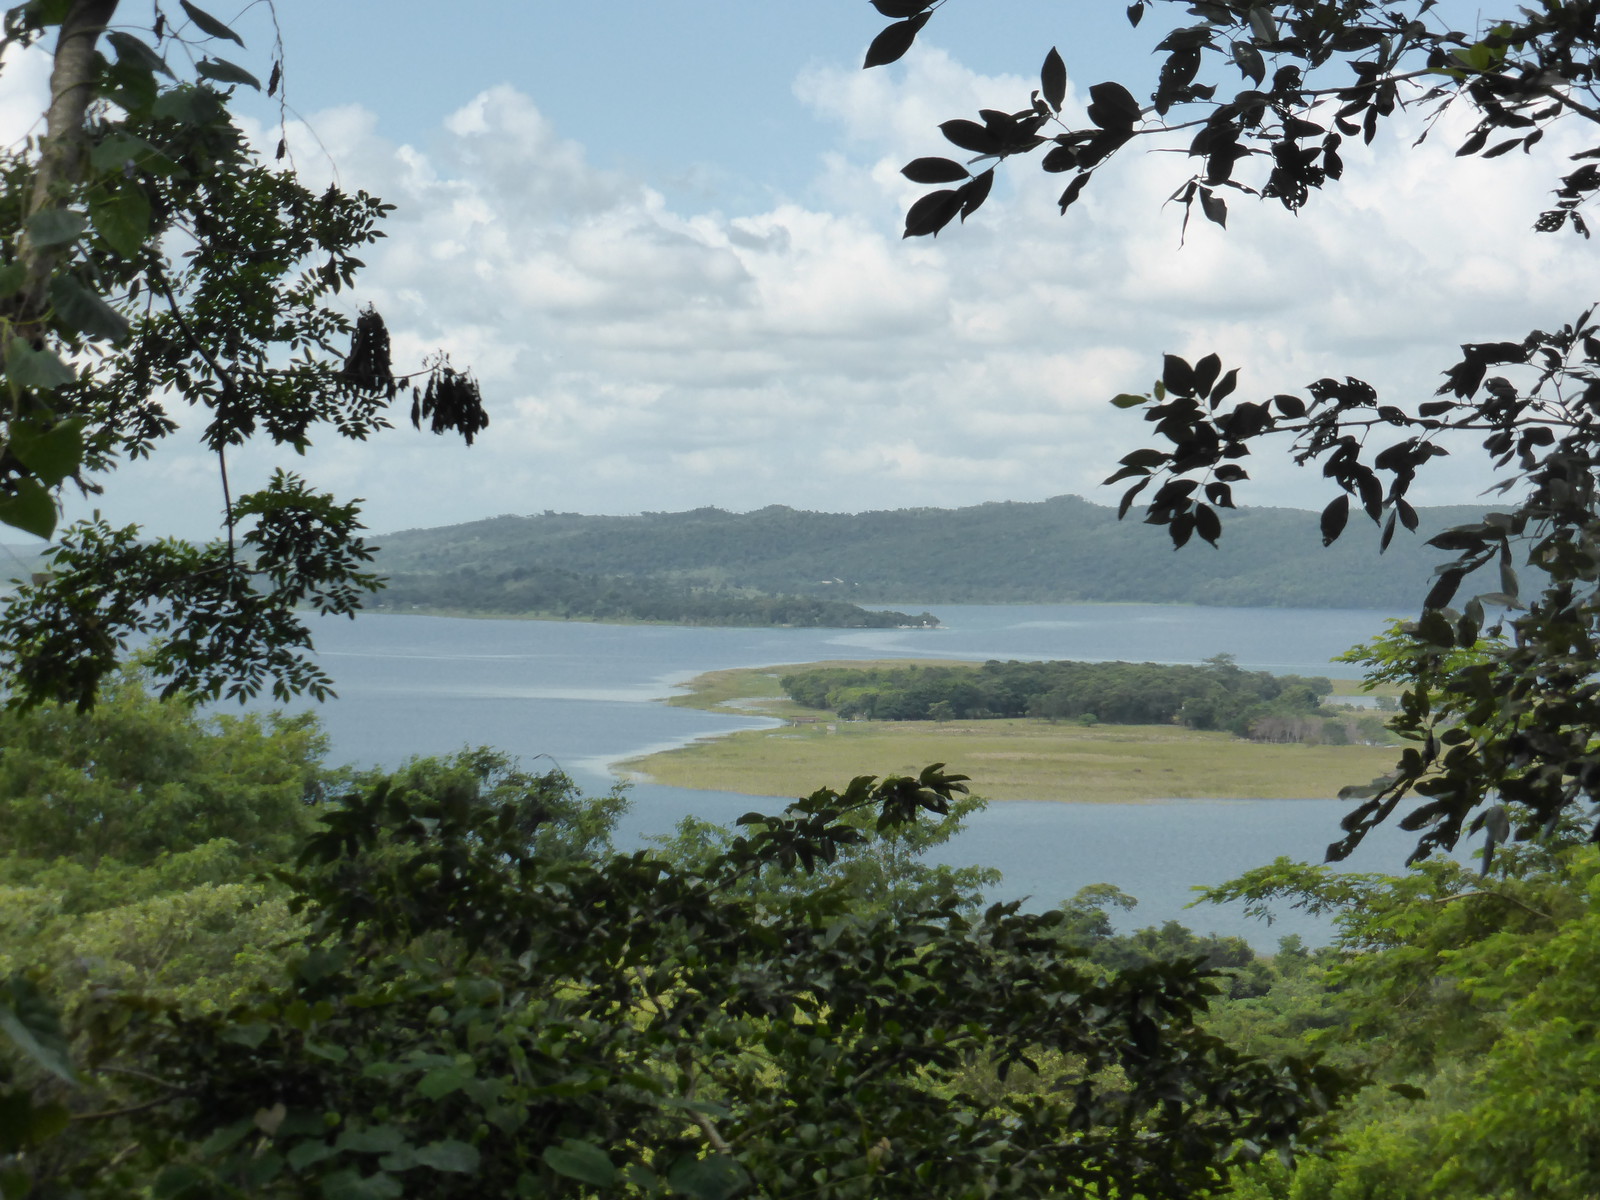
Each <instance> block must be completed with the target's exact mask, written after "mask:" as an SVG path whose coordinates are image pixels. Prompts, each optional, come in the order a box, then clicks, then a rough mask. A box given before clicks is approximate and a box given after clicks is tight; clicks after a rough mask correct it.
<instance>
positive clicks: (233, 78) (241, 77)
mask: <svg viewBox="0 0 1600 1200" xmlns="http://www.w3.org/2000/svg"><path fill="white" fill-rule="evenodd" d="M194 70H195V74H196V75H199V76H200V77H201V78H203V79H215V80H216V81H217V82H218V83H242V84H244V85H245V86H246V87H252V88H255V90H256V91H258V92H259V91H260V90H261V81H260V80H259V79H257V78H256V77H255V76H254V75H252V74H250V72H249V71H246V70H245V69H244V68H243V67H241V66H239V64H238V63H231V62H229V61H228V60H227V59H225V58H202V59H201V60H200V61H199V62H198V63H196V64H195V68H194Z"/></svg>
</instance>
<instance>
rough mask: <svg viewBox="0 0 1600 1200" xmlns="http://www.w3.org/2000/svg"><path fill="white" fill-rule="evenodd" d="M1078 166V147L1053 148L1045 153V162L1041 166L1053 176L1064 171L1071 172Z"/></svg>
mask: <svg viewBox="0 0 1600 1200" xmlns="http://www.w3.org/2000/svg"><path fill="white" fill-rule="evenodd" d="M1077 165H1078V148H1077V147H1076V146H1051V147H1050V149H1049V150H1048V151H1047V152H1046V153H1045V156H1044V160H1043V161H1042V162H1041V163H1040V164H1039V166H1040V167H1042V168H1043V169H1044V170H1046V171H1048V172H1049V173H1050V174H1052V175H1056V174H1060V173H1061V172H1062V171H1070V170H1072V168H1073V167H1075V166H1077Z"/></svg>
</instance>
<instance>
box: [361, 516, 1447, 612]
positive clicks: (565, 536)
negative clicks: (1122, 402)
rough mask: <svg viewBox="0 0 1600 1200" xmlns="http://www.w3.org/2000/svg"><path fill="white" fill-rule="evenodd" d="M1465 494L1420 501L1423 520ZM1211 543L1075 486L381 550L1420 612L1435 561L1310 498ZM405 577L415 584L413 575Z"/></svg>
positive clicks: (427, 535) (406, 566)
mask: <svg viewBox="0 0 1600 1200" xmlns="http://www.w3.org/2000/svg"><path fill="white" fill-rule="evenodd" d="M1470 515H1471V510H1469V509H1460V510H1457V509H1423V510H1420V517H1419V520H1420V521H1421V522H1422V525H1421V530H1422V532H1423V533H1424V534H1428V533H1431V532H1436V531H1437V530H1439V529H1442V528H1444V527H1445V526H1447V525H1451V524H1456V523H1459V522H1460V521H1463V520H1465V519H1467V518H1468V516H1470ZM1235 525H1236V528H1237V529H1238V531H1239V536H1238V537H1235V538H1232V539H1230V540H1228V541H1226V542H1225V543H1224V544H1223V545H1222V546H1221V547H1220V548H1219V549H1217V550H1216V551H1215V552H1207V553H1204V554H1179V555H1174V554H1173V553H1172V552H1171V551H1170V549H1168V548H1167V547H1166V546H1164V545H1163V544H1162V543H1161V541H1160V539H1158V538H1152V537H1150V536H1149V531H1148V530H1139V529H1137V528H1132V527H1129V526H1127V525H1123V524H1120V523H1119V522H1118V521H1117V514H1116V510H1115V509H1112V508H1106V507H1103V506H1101V505H1097V504H1091V503H1089V502H1088V501H1086V500H1081V499H1079V498H1078V497H1076V496H1057V497H1056V498H1055V499H1053V500H1046V501H1042V502H1040V503H1037V504H1018V503H1006V504H981V505H976V506H973V507H971V508H957V509H940V508H912V509H898V510H895V511H892V512H867V513H859V514H855V515H851V514H846V513H816V512H797V511H796V510H794V509H792V508H785V507H783V506H781V505H774V506H772V507H770V508H763V509H761V510H760V511H758V512H752V513H743V514H739V513H729V512H723V511H722V510H720V509H715V508H702V509H696V510H694V511H693V512H683V513H641V514H639V515H638V516H631V517H601V516H579V515H578V514H576V513H545V514H544V515H543V516H529V517H516V516H503V517H496V518H494V519H492V520H487V521H474V522H472V523H470V524H467V525H453V526H449V527H447V528H442V529H421V530H417V529H413V530H408V531H405V532H403V533H391V534H387V535H385V536H384V537H382V538H380V539H377V540H378V541H379V543H380V549H379V554H378V565H379V566H380V567H381V568H382V569H383V570H385V571H388V572H391V573H394V574H396V575H408V574H412V573H424V572H425V573H428V574H433V575H438V576H440V577H441V578H445V579H449V578H452V577H454V576H455V575H456V574H457V573H458V572H462V571H465V570H468V569H471V570H474V571H476V572H477V574H478V576H479V577H481V578H486V579H495V578H499V577H501V576H502V575H503V574H504V573H505V571H506V565H507V564H508V563H512V564H516V565H517V566H519V567H526V568H529V569H535V568H538V569H543V570H549V569H555V568H559V569H562V570H567V571H573V572H577V573H580V574H594V575H629V576H636V577H646V578H655V577H668V578H674V579H679V580H682V581H686V582H690V583H697V584H710V585H716V584H724V585H727V586H731V587H749V588H757V589H760V590H761V591H766V592H783V593H799V594H803V595H817V596H832V597H837V598H839V599H845V600H852V601H856V602H858V603H864V604H865V603H871V604H896V603H905V602H906V601H907V600H908V599H914V600H915V601H916V602H917V603H919V604H933V603H942V604H1016V603H1032V604H1046V603H1050V604H1057V603H1072V602H1117V601H1145V602H1150V603H1183V604H1236V605H1262V606H1275V605H1281V606H1298V607H1303V608H1387V609H1390V610H1392V611H1394V612H1395V613H1401V612H1409V611H1410V610H1411V608H1412V606H1413V605H1414V604H1415V603H1416V598H1417V596H1418V595H1420V594H1421V593H1423V592H1425V591H1426V590H1427V586H1428V584H1427V581H1428V572H1429V568H1428V566H1427V564H1426V563H1425V562H1424V561H1422V560H1420V559H1418V558H1417V557H1415V556H1412V555H1401V554H1394V555H1388V556H1384V557H1382V558H1380V557H1378V556H1377V555H1376V554H1374V553H1372V551H1373V549H1374V546H1371V545H1360V544H1358V543H1357V541H1356V540H1355V539H1351V541H1350V542H1349V543H1347V544H1339V545H1336V546H1333V547H1330V548H1328V549H1326V550H1324V549H1322V548H1320V547H1319V546H1318V545H1317V541H1318V539H1317V537H1316V532H1317V518H1316V514H1314V513H1306V512H1297V511H1295V510H1292V509H1273V508H1258V509H1245V510H1242V511H1240V512H1239V513H1238V514H1237V516H1236V518H1235ZM408 586H409V585H408Z"/></svg>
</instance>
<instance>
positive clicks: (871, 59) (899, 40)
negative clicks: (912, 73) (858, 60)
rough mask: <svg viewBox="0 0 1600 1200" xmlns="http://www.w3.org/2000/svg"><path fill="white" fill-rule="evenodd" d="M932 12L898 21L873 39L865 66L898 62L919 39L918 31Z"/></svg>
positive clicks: (868, 48) (868, 49) (878, 65)
mask: <svg viewBox="0 0 1600 1200" xmlns="http://www.w3.org/2000/svg"><path fill="white" fill-rule="evenodd" d="M932 15H933V14H931V13H925V12H924V13H918V14H917V15H916V16H914V17H912V18H911V19H910V20H908V21H896V22H895V23H894V24H893V25H890V26H888V27H886V28H885V29H884V30H883V31H882V32H881V33H879V34H878V36H877V37H875V38H873V39H872V45H870V46H868V47H867V60H866V62H865V63H863V64H862V66H863V67H881V66H884V65H886V64H888V63H892V62H898V61H899V60H900V58H901V57H902V56H904V54H905V52H906V51H907V50H909V49H911V43H912V42H914V41H916V40H917V33H918V31H919V30H921V28H922V27H923V26H924V25H926V24H927V23H928V18H929V17H930V16H932Z"/></svg>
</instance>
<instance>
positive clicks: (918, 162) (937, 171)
mask: <svg viewBox="0 0 1600 1200" xmlns="http://www.w3.org/2000/svg"><path fill="white" fill-rule="evenodd" d="M900 174H902V175H904V176H905V177H906V178H907V179H909V180H911V182H912V183H955V182H957V181H958V180H962V179H966V178H967V177H968V176H969V175H970V174H971V172H970V171H968V170H967V169H966V168H965V167H964V166H962V165H961V164H960V163H958V162H956V161H955V160H953V159H949V158H914V159H912V160H911V161H910V162H908V163H907V164H906V165H905V166H903V167H901V168H900Z"/></svg>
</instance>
